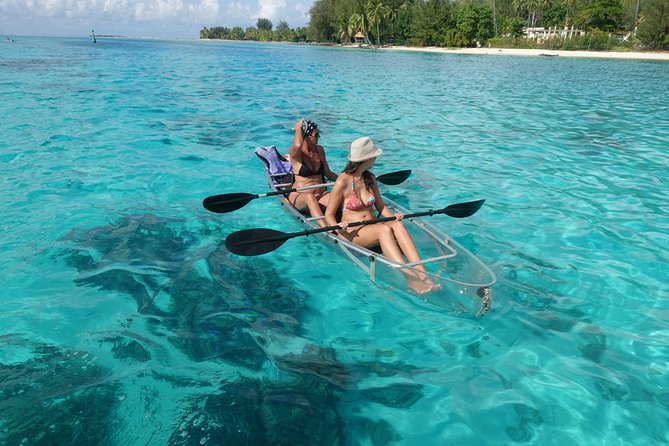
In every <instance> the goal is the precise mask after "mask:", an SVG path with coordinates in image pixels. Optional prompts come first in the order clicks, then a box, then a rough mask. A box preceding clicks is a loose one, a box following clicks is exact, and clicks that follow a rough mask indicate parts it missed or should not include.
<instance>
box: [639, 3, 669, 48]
mask: <svg viewBox="0 0 669 446" xmlns="http://www.w3.org/2000/svg"><path fill="white" fill-rule="evenodd" d="M641 16H642V18H643V20H642V22H641V24H640V25H639V29H638V30H637V33H636V36H637V37H638V39H639V40H640V41H641V43H643V44H644V45H646V46H647V47H648V49H651V50H669V4H668V3H667V1H666V0H649V1H648V2H647V3H645V4H644V7H643V10H642V12H641Z"/></svg>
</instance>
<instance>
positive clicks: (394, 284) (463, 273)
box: [265, 171, 497, 316]
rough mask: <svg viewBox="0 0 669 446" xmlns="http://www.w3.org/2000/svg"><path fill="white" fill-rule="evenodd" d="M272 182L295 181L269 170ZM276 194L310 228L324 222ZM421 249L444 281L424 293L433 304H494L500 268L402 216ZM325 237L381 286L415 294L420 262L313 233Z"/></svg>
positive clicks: (454, 307)
mask: <svg viewBox="0 0 669 446" xmlns="http://www.w3.org/2000/svg"><path fill="white" fill-rule="evenodd" d="M265 173H266V174H267V178H268V183H269V185H270V187H271V189H272V190H273V191H280V190H282V188H290V187H291V184H290V183H283V184H281V183H279V184H274V183H273V181H272V179H271V178H270V175H269V173H268V172H267V171H266V172H265ZM277 199H278V200H279V201H280V203H281V205H282V206H283V208H284V209H285V211H286V212H287V213H288V214H290V215H291V216H292V217H293V218H294V219H296V220H298V221H299V222H301V223H302V225H303V226H304V228H305V229H317V228H320V226H319V225H318V223H317V221H316V220H314V219H311V218H309V217H307V216H305V215H304V214H302V213H301V212H300V211H298V210H297V209H295V208H294V207H293V206H292V205H291V204H290V203H289V202H288V200H286V199H285V198H284V197H283V196H282V195H277ZM383 200H384V202H385V203H386V205H387V206H388V207H389V208H390V209H391V211H393V212H401V213H403V214H409V211H408V210H407V209H405V208H403V207H402V206H400V205H399V204H397V203H395V202H394V201H392V200H390V199H388V198H386V197H384V198H383ZM403 222H404V225H405V226H406V228H407V230H408V231H409V233H410V234H411V236H412V238H413V240H414V242H415V244H416V246H417V247H418V250H419V252H420V254H421V258H422V260H421V262H420V263H421V264H423V266H424V267H425V269H426V270H427V274H428V275H429V278H430V280H432V282H434V283H435V284H438V285H439V286H440V288H439V289H435V290H433V291H430V292H428V293H425V294H422V295H420V298H421V299H423V300H424V301H426V302H429V303H430V304H433V305H437V306H439V307H442V308H446V309H448V310H450V311H453V312H456V313H468V314H471V315H474V316H481V315H483V314H485V313H486V312H487V311H488V310H489V309H490V305H491V301H492V290H491V286H492V285H493V284H494V283H495V282H496V280H497V279H496V277H495V274H494V273H493V272H492V271H491V270H490V268H488V266H486V265H485V264H484V263H483V262H482V261H481V260H479V259H478V258H477V257H476V256H475V255H474V254H472V253H471V252H469V251H468V250H467V249H466V248H464V247H463V246H462V245H460V244H459V243H458V242H456V241H455V240H453V239H452V238H451V237H449V236H448V235H447V234H445V233H444V232H443V231H441V230H440V229H439V228H437V227H436V226H434V225H432V224H431V223H430V222H429V221H426V219H425V218H415V219H408V218H405V219H404V220H403ZM313 237H316V238H318V239H319V240H320V241H321V242H322V243H324V244H325V245H327V246H328V247H330V248H331V249H332V250H333V251H335V252H336V253H338V254H340V255H341V256H343V257H345V258H348V259H349V260H351V261H352V262H353V263H354V264H356V265H357V266H358V267H359V268H360V269H361V270H362V271H363V272H364V273H365V274H366V275H367V276H368V277H369V279H370V280H371V281H372V282H373V283H375V284H376V285H377V286H379V287H381V288H395V289H398V290H401V291H406V292H409V293H412V294H415V293H413V291H412V289H411V287H410V286H409V282H408V280H407V276H411V275H412V274H413V275H422V276H423V277H424V276H425V273H424V272H422V271H421V270H418V269H417V268H416V266H417V265H416V264H400V263H397V262H394V261H392V260H390V259H389V258H387V257H385V256H384V255H382V254H381V253H379V252H376V251H373V250H370V249H367V248H363V247H361V246H358V245H355V244H353V243H350V242H348V241H347V240H345V239H343V238H341V237H339V236H337V235H335V234H332V233H330V232H321V233H318V234H314V235H313Z"/></svg>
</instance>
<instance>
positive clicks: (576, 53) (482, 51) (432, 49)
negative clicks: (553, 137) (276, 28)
mask: <svg viewBox="0 0 669 446" xmlns="http://www.w3.org/2000/svg"><path fill="white" fill-rule="evenodd" d="M197 40H200V41H207V40H209V41H213V42H215V41H219V42H257V43H292V44H295V45H315V46H323V47H328V48H343V49H365V50H379V51H407V52H416V53H441V54H467V55H478V56H522V57H546V58H555V57H571V58H581V59H628V60H656V61H669V51H648V52H643V51H585V50H545V49H526V48H487V47H481V48H443V47H437V46H423V47H419V46H390V45H383V46H380V47H377V46H376V45H369V44H361V45H359V44H350V45H343V44H322V43H304V42H294V43H293V42H260V41H255V40H253V41H251V40H230V39H197Z"/></svg>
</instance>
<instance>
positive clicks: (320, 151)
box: [316, 146, 338, 181]
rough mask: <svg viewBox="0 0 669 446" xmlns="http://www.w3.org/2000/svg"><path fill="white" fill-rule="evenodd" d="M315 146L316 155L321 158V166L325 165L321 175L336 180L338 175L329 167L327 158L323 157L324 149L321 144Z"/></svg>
mask: <svg viewBox="0 0 669 446" xmlns="http://www.w3.org/2000/svg"><path fill="white" fill-rule="evenodd" d="M316 147H317V148H318V155H319V156H320V158H321V163H323V166H324V167H325V168H324V169H323V175H324V176H325V178H327V179H328V180H332V181H336V180H337V177H338V175H337V174H336V173H334V172H333V171H332V170H331V169H330V165H329V164H328V160H327V158H325V149H323V146H316Z"/></svg>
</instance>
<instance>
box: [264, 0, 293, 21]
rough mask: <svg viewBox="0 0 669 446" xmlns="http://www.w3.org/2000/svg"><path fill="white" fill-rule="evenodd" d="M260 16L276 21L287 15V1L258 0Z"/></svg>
mask: <svg viewBox="0 0 669 446" xmlns="http://www.w3.org/2000/svg"><path fill="white" fill-rule="evenodd" d="M258 6H259V7H260V9H259V10H258V18H263V19H270V20H272V21H276V20H277V19H278V18H284V17H286V2H285V1H283V0H258Z"/></svg>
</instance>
